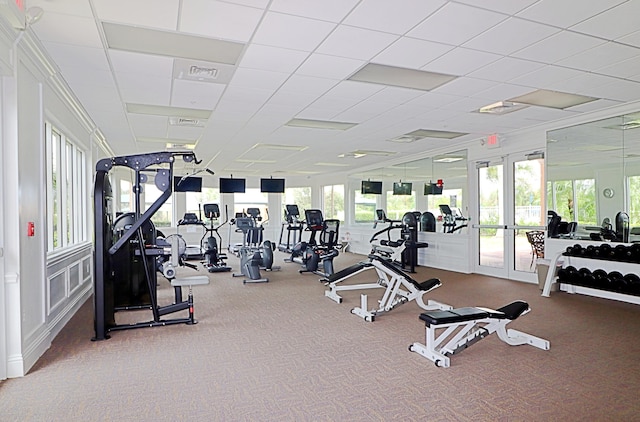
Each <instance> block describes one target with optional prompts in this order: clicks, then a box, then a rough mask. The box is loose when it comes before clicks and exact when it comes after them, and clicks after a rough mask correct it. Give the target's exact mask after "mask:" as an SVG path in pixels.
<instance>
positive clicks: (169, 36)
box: [102, 22, 244, 65]
mask: <svg viewBox="0 0 640 422" xmlns="http://www.w3.org/2000/svg"><path fill="white" fill-rule="evenodd" d="M102 27H103V28H104V35H105V38H106V41H107V46H108V47H109V48H113V49H114V50H124V51H132V52H136V53H145V54H155V55H159V56H166V57H182V58H185V59H193V60H203V61H206V62H215V63H226V64H233V65H235V64H236V63H237V62H238V60H239V59H240V55H241V54H242V51H243V50H244V44H243V43H239V42H232V41H225V40H218V39H213V38H206V37H199V36H195V35H188V34H184V33H181V32H171V31H160V30H157V29H148V28H140V27H137V26H129V25H120V24H116V23H110V22H103V23H102Z"/></svg>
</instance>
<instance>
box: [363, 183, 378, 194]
mask: <svg viewBox="0 0 640 422" xmlns="http://www.w3.org/2000/svg"><path fill="white" fill-rule="evenodd" d="M360 193H362V194H363V195H366V194H368V193H370V194H373V195H382V182H372V181H370V180H363V181H362V186H361V187H360Z"/></svg>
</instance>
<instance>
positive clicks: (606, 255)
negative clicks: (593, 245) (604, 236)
mask: <svg viewBox="0 0 640 422" xmlns="http://www.w3.org/2000/svg"><path fill="white" fill-rule="evenodd" d="M612 251H613V248H611V245H610V244H608V243H603V244H602V245H600V258H602V259H611V257H612V256H613V253H612Z"/></svg>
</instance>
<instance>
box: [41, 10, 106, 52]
mask: <svg viewBox="0 0 640 422" xmlns="http://www.w3.org/2000/svg"><path fill="white" fill-rule="evenodd" d="M46 15H47V14H45V15H43V18H42V19H41V20H40V21H38V25H34V28H35V29H34V30H35V31H36V34H37V35H38V37H39V38H40V39H43V40H46V41H47V42H48V43H58V44H70V45H80V46H84V47H94V48H102V41H101V40H100V34H99V33H98V28H97V27H96V23H95V21H94V20H93V18H85V17H80V16H74V15H66V14H61V13H50V14H48V15H49V16H48V17H47V18H46V19H45V16H46Z"/></svg>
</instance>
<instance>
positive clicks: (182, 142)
mask: <svg viewBox="0 0 640 422" xmlns="http://www.w3.org/2000/svg"><path fill="white" fill-rule="evenodd" d="M136 141H138V142H157V143H162V144H164V143H170V144H174V145H189V144H195V143H196V141H195V140H194V139H171V138H149V137H144V136H140V137H137V138H136Z"/></svg>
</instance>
